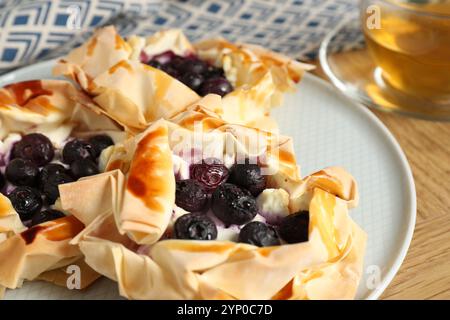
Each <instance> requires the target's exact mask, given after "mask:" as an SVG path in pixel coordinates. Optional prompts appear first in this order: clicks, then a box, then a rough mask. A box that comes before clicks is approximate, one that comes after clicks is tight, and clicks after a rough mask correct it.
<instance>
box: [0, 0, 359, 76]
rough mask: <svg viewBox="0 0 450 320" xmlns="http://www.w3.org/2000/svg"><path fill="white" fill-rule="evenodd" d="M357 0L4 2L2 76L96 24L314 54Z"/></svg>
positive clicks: (0, 16) (78, 38) (55, 51)
mask: <svg viewBox="0 0 450 320" xmlns="http://www.w3.org/2000/svg"><path fill="white" fill-rule="evenodd" d="M357 15H358V8H357V1H356V0H178V1H177V0H142V1H139V0H124V1H120V0H81V1H71V0H53V1H51V0H37V1H30V0H0V73H4V72H6V71H8V70H11V69H12V68H17V67H19V66H22V65H26V64H30V63H33V62H36V61H38V60H42V59H48V58H51V57H56V56H60V55H63V54H64V53H66V52H67V51H68V50H69V49H70V48H72V47H73V46H76V45H78V44H79V43H80V42H82V41H84V40H85V39H86V38H87V37H89V35H90V34H91V32H92V30H93V29H95V28H96V27H99V26H102V25H106V24H115V25H116V26H117V27H118V28H119V30H120V32H121V34H122V35H124V36H126V35H129V34H135V33H136V34H140V35H146V34H151V33H153V32H155V31H157V30H160V29H162V28H172V27H176V28H182V29H183V30H184V31H185V33H186V35H187V36H188V37H189V38H190V39H191V40H193V41H195V40H199V39H202V38H211V37H215V36H222V37H225V38H227V39H229V40H231V41H236V40H238V41H241V42H249V43H256V44H260V45H263V46H264V47H267V48H270V49H272V50H275V51H278V52H283V53H285V54H287V55H290V56H292V57H294V58H299V59H302V60H310V59H313V58H314V57H315V55H316V53H317V49H318V47H319V44H320V42H321V41H322V39H323V38H324V36H325V35H326V34H327V33H328V32H329V31H330V30H332V29H334V28H336V27H337V26H338V25H340V24H341V23H343V22H344V21H348V20H350V19H355V18H356V17H357Z"/></svg>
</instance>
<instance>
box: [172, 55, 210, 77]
mask: <svg viewBox="0 0 450 320" xmlns="http://www.w3.org/2000/svg"><path fill="white" fill-rule="evenodd" d="M178 68H179V69H180V71H181V72H182V73H194V74H204V73H206V72H207V71H208V65H207V64H206V63H205V62H203V61H201V60H198V59H185V60H184V61H183V62H182V63H181V64H180V65H179V67H178Z"/></svg>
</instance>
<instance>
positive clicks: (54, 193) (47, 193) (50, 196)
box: [42, 173, 73, 205]
mask: <svg viewBox="0 0 450 320" xmlns="http://www.w3.org/2000/svg"><path fill="white" fill-rule="evenodd" d="M69 182H73V179H72V178H71V177H70V176H69V175H68V174H65V173H60V174H54V175H51V176H49V177H48V179H47V181H46V182H45V183H44V184H43V186H42V192H43V193H44V197H45V201H46V203H47V204H49V205H52V204H54V203H55V201H56V199H58V198H59V189H58V186H59V185H60V184H64V183H69Z"/></svg>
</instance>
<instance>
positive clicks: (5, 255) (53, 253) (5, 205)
mask: <svg viewBox="0 0 450 320" xmlns="http://www.w3.org/2000/svg"><path fill="white" fill-rule="evenodd" d="M124 138H125V134H124V132H123V128H122V127H120V126H119V125H118V124H117V123H115V122H114V121H113V120H111V119H109V118H108V117H106V116H105V115H103V114H102V113H101V112H100V111H99V110H98V107H97V106H96V105H94V104H93V103H92V101H91V100H90V99H89V97H87V96H86V95H85V94H84V93H82V92H80V91H79V90H77V89H76V88H75V87H74V86H73V85H72V84H70V83H69V82H66V81H60V80H36V81H26V82H21V83H15V84H11V85H7V86H5V87H4V88H2V89H0V189H1V190H0V191H1V193H0V260H1V263H0V287H2V288H3V289H4V288H5V287H6V288H11V289H14V288H17V287H20V286H21V285H22V283H23V281H24V280H34V279H44V280H47V281H51V282H55V283H58V284H61V285H66V282H65V278H66V277H67V274H66V273H65V272H62V271H61V270H58V268H60V267H63V266H66V265H68V264H78V266H79V267H80V268H81V269H82V270H83V272H82V279H81V284H80V285H81V286H86V285H88V284H89V283H90V282H92V281H93V280H95V279H96V278H98V276H99V275H98V274H97V273H95V272H94V271H93V270H91V269H90V268H89V267H88V266H87V265H86V264H85V263H84V262H83V260H82V259H81V260H80V258H82V255H81V252H80V250H79V249H78V247H77V246H74V245H71V244H69V242H70V240H71V238H72V237H73V236H75V235H76V234H78V233H79V232H80V231H81V230H82V229H83V228H84V225H83V223H82V222H81V221H79V220H78V219H77V218H76V217H75V216H73V215H70V213H69V212H67V211H64V210H62V209H61V208H60V206H59V200H58V198H59V190H58V186H59V185H61V184H64V183H67V182H72V181H76V180H77V179H79V178H82V177H84V176H88V175H92V174H96V173H98V171H99V168H98V164H97V162H98V158H99V155H100V153H101V152H102V150H103V149H105V148H106V147H108V146H109V145H111V144H113V143H114V142H117V141H121V140H123V139H124ZM3 289H2V291H3Z"/></svg>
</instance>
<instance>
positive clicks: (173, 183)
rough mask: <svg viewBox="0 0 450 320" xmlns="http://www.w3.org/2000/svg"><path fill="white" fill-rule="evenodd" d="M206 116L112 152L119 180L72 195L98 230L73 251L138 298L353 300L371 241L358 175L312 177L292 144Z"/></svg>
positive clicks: (74, 207)
mask: <svg viewBox="0 0 450 320" xmlns="http://www.w3.org/2000/svg"><path fill="white" fill-rule="evenodd" d="M204 99H207V100H208V99H209V98H208V97H206V98H204ZM199 104H200V105H202V104H203V105H204V104H207V103H205V101H200V102H199ZM203 107H204V108H202V107H200V108H197V109H195V110H194V109H191V110H188V111H185V112H183V113H182V114H179V115H177V116H176V117H173V118H172V119H170V120H164V119H161V120H158V121H156V122H154V123H152V124H151V125H150V126H149V127H148V128H147V129H146V130H145V131H143V132H142V133H140V134H138V135H136V136H133V137H132V138H130V139H127V140H126V141H124V142H123V143H118V144H116V145H115V146H112V147H110V148H109V149H108V154H107V155H105V157H106V158H107V160H106V161H105V169H106V170H107V172H105V173H103V174H100V175H96V176H91V177H86V178H84V179H83V180H80V181H77V182H73V183H68V184H64V185H62V186H61V187H60V193H61V206H62V208H63V209H64V210H67V211H68V212H71V213H72V214H73V215H74V216H75V217H76V218H77V219H78V220H79V221H81V222H82V223H83V224H84V225H85V226H86V228H85V229H83V230H82V231H81V232H80V233H79V234H78V235H77V236H76V237H75V238H74V239H73V240H72V241H71V243H72V244H76V245H78V246H79V249H80V250H81V252H82V253H83V255H84V256H85V261H86V263H87V264H88V265H89V266H90V267H92V268H93V269H94V270H95V271H97V272H98V273H101V274H103V275H105V276H106V277H108V278H111V279H113V280H115V281H117V283H118V286H119V290H120V294H121V295H123V296H124V297H126V298H129V299H351V298H353V297H354V295H355V292H356V288H357V286H358V282H359V280H360V278H361V272H362V261H363V255H364V250H365V242H366V235H365V233H364V232H363V231H362V230H361V229H360V228H359V227H358V226H357V225H356V224H355V223H354V222H353V220H352V219H351V218H350V216H349V214H348V209H349V208H351V207H354V206H355V205H356V204H357V201H358V192H357V186H356V183H355V181H354V179H353V178H352V176H350V175H349V174H348V173H347V172H346V171H345V170H343V169H341V168H337V167H332V168H327V169H324V170H322V171H319V172H317V173H314V174H312V175H309V176H307V177H305V178H303V179H302V178H301V177H300V171H299V168H298V166H297V164H296V161H295V156H294V152H293V148H292V141H291V139H290V138H288V137H284V136H279V135H276V134H274V133H270V132H266V131H262V130H258V129H254V128H250V127H246V126H242V125H234V124H233V125H231V124H227V123H226V122H224V121H223V119H221V118H220V117H219V116H217V115H214V114H210V113H208V112H207V110H208V108H207V107H205V106H203ZM199 126H200V127H201V131H198V130H199V129H198V127H199ZM94 190H97V193H95V192H93V191H94ZM98 192H100V193H101V195H102V196H101V199H100V198H99V196H98ZM79 198H83V199H84V200H85V201H83V202H80V201H78V199H79Z"/></svg>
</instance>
